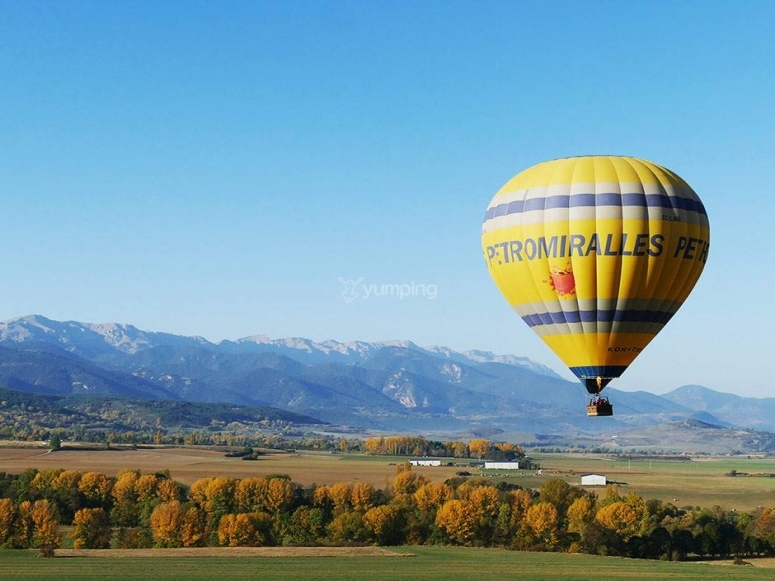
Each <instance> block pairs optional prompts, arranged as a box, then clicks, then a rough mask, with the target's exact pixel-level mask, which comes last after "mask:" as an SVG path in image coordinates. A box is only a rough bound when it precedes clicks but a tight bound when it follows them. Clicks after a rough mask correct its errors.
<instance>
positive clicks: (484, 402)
mask: <svg viewBox="0 0 775 581" xmlns="http://www.w3.org/2000/svg"><path fill="white" fill-rule="evenodd" d="M0 343H1V344H2V345H3V346H4V347H5V348H3V347H0V386H6V387H10V388H12V389H18V390H21V391H27V392H34V393H47V394H59V395H63V394H78V393H84V392H86V393H100V394H104V395H112V396H119V397H124V396H131V397H141V398H149V399H163V400H170V399H171V400H178V401H191V402H201V403H229V404H238V405H253V406H272V407H276V408H279V409H283V410H287V411H290V412H293V413H297V414H302V415H305V416H312V417H315V418H318V419H320V420H322V421H326V422H330V423H338V424H347V425H351V426H357V427H364V428H371V429H381V430H402V431H407V430H411V431H419V432H423V431H428V430H435V431H440V430H441V431H443V430H447V431H460V430H470V431H492V432H496V433H497V432H500V433H509V432H532V433H543V434H549V433H556V434H572V433H578V434H583V433H588V434H595V433H600V432H601V431H617V430H623V429H630V428H637V427H643V426H651V425H655V424H662V423H666V422H667V423H669V422H680V421H684V420H692V419H698V420H702V421H703V422H707V423H710V424H714V425H719V426H721V425H726V426H740V427H746V428H756V429H759V430H772V431H775V414H772V413H769V415H768V414H767V413H760V411H761V410H769V409H771V408H770V406H775V399H773V400H754V399H753V398H738V397H737V396H732V395H730V394H721V393H719V392H713V391H712V390H708V389H707V388H701V390H704V391H699V390H698V389H689V387H684V388H678V389H676V390H674V391H673V392H671V393H670V394H667V395H666V396H664V397H661V396H657V395H654V394H650V393H647V392H620V391H617V390H615V389H610V388H609V389H608V390H607V392H608V393H609V394H610V395H611V399H612V402H613V404H614V410H615V415H614V417H612V418H596V419H594V420H590V419H588V418H587V417H586V412H585V407H584V405H585V403H586V400H587V397H588V396H587V394H586V392H585V390H584V389H583V387H582V386H581V385H580V384H578V383H576V382H571V381H566V380H564V379H562V378H560V377H559V376H558V375H556V374H555V373H554V372H552V371H551V370H548V369H547V368H545V367H544V366H541V365H539V364H536V363H534V362H532V361H530V360H529V359H526V358H524V357H517V356H511V355H493V354H492V353H488V352H483V351H467V352H464V353H461V352H456V351H454V350H452V349H449V348H446V347H418V346H417V345H416V344H414V343H412V342H411V341H385V342H379V343H367V342H351V343H339V342H337V341H324V342H315V341H312V340H309V339H304V338H289V339H277V340H275V339H269V338H267V337H265V336H262V335H257V336H253V337H248V338H244V339H239V340H237V341H222V342H221V343H217V344H216V343H211V342H209V341H207V340H206V339H204V338H202V337H181V336H177V335H172V334H168V333H156V332H148V331H142V330H140V329H137V328H136V327H134V326H132V325H119V324H112V323H111V324H100V325H97V324H87V323H78V322H74V321H67V322H58V321H52V320H50V319H46V318H44V317H39V316H29V317H21V318H17V319H12V320H10V321H4V322H2V323H0ZM87 388H88V389H87ZM89 389H91V390H92V391H89ZM713 394H716V395H713ZM740 400H745V401H744V403H746V406H747V407H746V408H745V409H746V410H747V411H746V413H745V414H743V415H740V414H738V415H735V413H734V410H735V407H736V405H737V404H739V403H740ZM748 400H752V401H750V402H749V401H748ZM738 407H739V406H738ZM757 409H758V410H759V411H757ZM772 409H775V408H772ZM717 412H719V413H717Z"/></svg>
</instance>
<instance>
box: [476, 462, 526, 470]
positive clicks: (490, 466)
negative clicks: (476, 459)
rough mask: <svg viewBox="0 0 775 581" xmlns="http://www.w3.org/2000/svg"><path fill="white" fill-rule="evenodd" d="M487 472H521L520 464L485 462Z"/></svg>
mask: <svg viewBox="0 0 775 581" xmlns="http://www.w3.org/2000/svg"><path fill="white" fill-rule="evenodd" d="M484 469H485V470H519V462H485V463H484Z"/></svg>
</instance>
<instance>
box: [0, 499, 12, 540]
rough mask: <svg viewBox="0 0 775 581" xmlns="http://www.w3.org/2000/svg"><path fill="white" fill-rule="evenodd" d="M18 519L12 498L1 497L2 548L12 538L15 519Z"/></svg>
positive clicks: (0, 535)
mask: <svg viewBox="0 0 775 581" xmlns="http://www.w3.org/2000/svg"><path fill="white" fill-rule="evenodd" d="M15 519H16V507H15V506H14V504H13V501H12V500H11V499H10V498H0V548H2V547H5V546H6V543H8V542H9V541H10V539H11V535H12V532H13V531H12V530H11V527H13V521H14V520H15Z"/></svg>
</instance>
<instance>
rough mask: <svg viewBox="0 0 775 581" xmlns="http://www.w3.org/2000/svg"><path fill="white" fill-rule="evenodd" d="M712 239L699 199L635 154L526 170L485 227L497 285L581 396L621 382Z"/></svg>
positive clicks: (692, 278)
mask: <svg viewBox="0 0 775 581" xmlns="http://www.w3.org/2000/svg"><path fill="white" fill-rule="evenodd" d="M709 245H710V228H709V223H708V215H707V213H706V212H705V207H704V206H703V204H702V202H701V201H700V198H699V197H698V196H697V194H696V193H695V192H694V191H693V190H692V189H691V188H690V187H689V185H688V184H687V183H686V182H685V181H684V180H682V179H681V178H680V177H679V176H677V175H676V174H675V173H673V172H671V171H670V170H668V169H665V168H664V167H661V166H659V165H657V164H654V163H651V162H649V161H646V160H642V159H636V158H632V157H618V156H586V157H572V158H567V159H558V160H553V161H548V162H544V163H541V164H538V165H536V166H533V167H531V168H529V169H527V170H525V171H523V172H522V173H520V174H518V175H516V176H515V177H513V178H512V179H511V180H509V182H508V183H507V184H506V185H505V186H503V187H502V188H501V189H500V190H499V191H498V193H497V194H495V197H494V198H493V199H492V201H491V202H490V205H489V207H488V208H487V212H486V214H485V217H484V224H483V225H482V248H483V251H484V259H485V262H486V264H487V268H488V269H489V271H490V275H492V278H493V280H494V281H495V284H496V285H497V286H498V288H499V289H500V291H501V293H503V296H504V297H505V298H506V300H507V301H508V302H509V304H510V305H511V306H512V307H513V308H514V310H516V311H517V313H518V314H519V315H520V316H521V317H522V319H523V320H524V321H525V323H527V324H528V325H529V326H530V327H531V328H532V329H533V331H535V333H536V334H537V335H538V336H539V337H541V339H543V341H544V342H545V343H546V344H547V345H548V346H549V347H550V348H551V349H552V351H554V352H555V353H556V354H557V355H558V356H559V357H560V359H561V360H562V361H563V362H564V363H565V364H566V365H567V366H568V367H569V368H570V370H571V371H572V372H573V373H574V374H575V375H576V376H577V377H578V378H579V379H581V380H582V381H583V382H584V383H585V385H586V387H587V390H588V391H589V392H590V393H598V392H599V391H600V390H602V388H603V387H605V385H606V384H607V383H608V382H609V381H610V380H611V379H612V378H615V377H619V376H620V375H621V374H622V373H623V372H624V370H625V369H627V367H628V366H629V365H630V363H632V361H633V360H634V359H635V357H637V356H638V354H640V352H641V351H643V349H644V348H645V347H646V345H648V344H649V342H650V341H651V340H652V339H653V338H654V336H655V335H656V334H657V333H659V331H660V330H661V329H662V327H664V326H665V324H667V322H668V321H669V320H670V318H671V317H672V316H673V315H674V314H675V313H676V311H678V309H679V308H680V306H681V305H682V304H683V302H684V300H685V299H686V297H687V296H688V295H689V292H690V291H691V290H692V288H693V287H694V285H695V283H696V282H697V280H698V279H699V277H700V274H701V273H702V270H703V267H704V266H705V263H706V261H707V259H708V249H709ZM606 415H608V414H606Z"/></svg>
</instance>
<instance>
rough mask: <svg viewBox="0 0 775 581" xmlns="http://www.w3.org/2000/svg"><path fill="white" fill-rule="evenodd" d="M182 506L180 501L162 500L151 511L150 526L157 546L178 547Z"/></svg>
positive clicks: (179, 543) (179, 544) (180, 543)
mask: <svg viewBox="0 0 775 581" xmlns="http://www.w3.org/2000/svg"><path fill="white" fill-rule="evenodd" d="M183 514H184V511H183V507H182V505H181V504H180V501H178V500H173V501H170V502H163V503H161V504H159V505H157V506H156V508H154V509H153V512H151V518H150V526H151V534H152V535H153V540H154V543H155V545H156V546H157V547H162V548H170V547H180V546H181V545H182V541H181V539H180V533H181V530H182V524H183Z"/></svg>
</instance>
